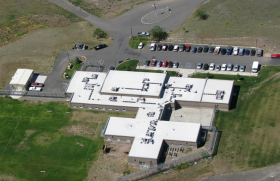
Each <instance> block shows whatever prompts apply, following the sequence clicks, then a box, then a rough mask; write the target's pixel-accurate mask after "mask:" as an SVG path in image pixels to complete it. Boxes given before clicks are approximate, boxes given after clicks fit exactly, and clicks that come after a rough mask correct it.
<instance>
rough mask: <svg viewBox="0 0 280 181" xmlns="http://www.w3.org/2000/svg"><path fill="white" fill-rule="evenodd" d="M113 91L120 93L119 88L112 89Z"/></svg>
mask: <svg viewBox="0 0 280 181" xmlns="http://www.w3.org/2000/svg"><path fill="white" fill-rule="evenodd" d="M111 90H112V91H114V92H118V91H119V87H112V89H111Z"/></svg>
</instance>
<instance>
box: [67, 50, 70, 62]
mask: <svg viewBox="0 0 280 181" xmlns="http://www.w3.org/2000/svg"><path fill="white" fill-rule="evenodd" d="M67 55H68V64H69V63H70V58H69V53H68V51H67Z"/></svg>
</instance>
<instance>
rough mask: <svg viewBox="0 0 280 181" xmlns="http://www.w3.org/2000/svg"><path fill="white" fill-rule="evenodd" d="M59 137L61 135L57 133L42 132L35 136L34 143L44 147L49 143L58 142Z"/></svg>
mask: <svg viewBox="0 0 280 181" xmlns="http://www.w3.org/2000/svg"><path fill="white" fill-rule="evenodd" d="M60 137H61V135H60V134H58V133H47V132H43V133H40V134H39V135H37V136H35V138H34V143H35V144H38V145H41V146H45V145H49V144H51V143H54V142H56V141H58V140H59V139H60Z"/></svg>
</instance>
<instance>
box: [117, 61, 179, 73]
mask: <svg viewBox="0 0 280 181" xmlns="http://www.w3.org/2000/svg"><path fill="white" fill-rule="evenodd" d="M138 62H139V60H129V61H127V62H124V63H122V64H120V65H119V66H117V68H116V69H117V70H124V71H140V72H157V73H162V70H147V69H140V70H139V69H136V67H137V65H138ZM176 74H177V72H176V71H167V75H168V76H175V75H176Z"/></svg>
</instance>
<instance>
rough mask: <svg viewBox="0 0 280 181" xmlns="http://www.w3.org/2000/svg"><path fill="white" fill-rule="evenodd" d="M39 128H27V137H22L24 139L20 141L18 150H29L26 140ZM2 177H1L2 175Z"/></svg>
mask: <svg viewBox="0 0 280 181" xmlns="http://www.w3.org/2000/svg"><path fill="white" fill-rule="evenodd" d="M35 132H37V130H26V132H25V137H24V138H23V139H22V141H21V142H20V143H19V146H18V150H28V149H29V148H30V147H29V146H28V144H27V143H26V140H27V139H28V138H29V137H30V136H31V135H32V134H34V133H35ZM0 178H1V177H0Z"/></svg>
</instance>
